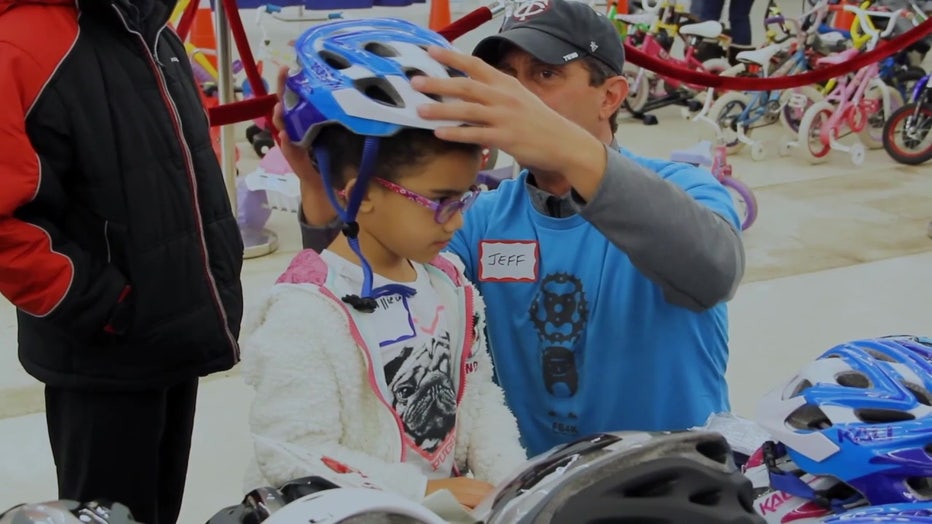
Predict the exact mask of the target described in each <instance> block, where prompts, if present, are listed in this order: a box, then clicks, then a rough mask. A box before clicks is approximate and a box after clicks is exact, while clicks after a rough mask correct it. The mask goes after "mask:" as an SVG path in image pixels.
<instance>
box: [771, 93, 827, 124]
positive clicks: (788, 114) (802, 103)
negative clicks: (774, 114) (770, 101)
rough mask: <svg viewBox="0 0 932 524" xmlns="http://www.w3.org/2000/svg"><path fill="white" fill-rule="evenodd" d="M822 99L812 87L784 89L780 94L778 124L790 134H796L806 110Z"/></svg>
mask: <svg viewBox="0 0 932 524" xmlns="http://www.w3.org/2000/svg"><path fill="white" fill-rule="evenodd" d="M823 98H825V97H823V96H822V93H821V92H820V91H819V90H818V89H816V88H814V87H812V86H802V87H796V88H790V89H784V90H783V92H781V93H780V124H782V125H783V128H784V129H786V130H787V131H789V132H790V133H796V132H797V131H799V123H800V121H801V120H802V119H803V115H804V114H806V110H807V109H809V108H810V107H812V105H813V104H815V103H816V102H821V101H822V99H823Z"/></svg>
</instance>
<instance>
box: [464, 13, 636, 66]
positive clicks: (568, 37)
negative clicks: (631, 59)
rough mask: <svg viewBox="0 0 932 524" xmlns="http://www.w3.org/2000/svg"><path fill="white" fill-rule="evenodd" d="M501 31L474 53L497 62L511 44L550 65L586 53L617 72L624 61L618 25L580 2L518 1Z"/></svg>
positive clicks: (479, 46)
mask: <svg viewBox="0 0 932 524" xmlns="http://www.w3.org/2000/svg"><path fill="white" fill-rule="evenodd" d="M505 16H506V18H505V22H504V24H503V25H502V29H501V32H500V33H499V34H497V35H494V36H490V37H488V38H485V39H484V40H482V41H481V42H479V44H478V45H477V46H476V49H475V50H474V51H473V53H472V54H473V55H474V56H478V57H479V58H481V59H482V60H484V61H485V62H487V63H489V64H493V65H494V64H497V63H498V61H499V60H500V59H501V58H502V53H503V51H504V50H506V49H507V47H508V46H507V45H502V44H511V45H513V46H516V47H518V48H519V49H522V50H524V51H526V52H528V53H530V54H531V56H533V57H534V58H536V59H538V60H540V61H541V62H544V63H546V64H551V65H562V64H566V63H568V62H572V61H573V60H578V59H581V58H584V57H587V56H591V57H593V58H596V59H597V60H599V61H601V62H602V63H603V64H605V66H606V67H608V68H609V70H611V71H612V72H613V73H615V74H616V75H621V74H622V73H621V70H622V67H623V66H624V63H625V48H624V46H622V44H621V40H620V38H619V36H618V32H617V31H616V30H615V26H614V25H612V24H611V23H610V22H609V21H608V19H606V18H605V16H604V15H602V14H601V13H598V12H596V11H595V10H593V9H592V8H591V7H589V6H588V5H586V4H583V3H581V2H567V1H563V0H556V1H536V2H525V3H522V4H519V5H518V7H517V8H513V9H509V10H508V11H506V13H505Z"/></svg>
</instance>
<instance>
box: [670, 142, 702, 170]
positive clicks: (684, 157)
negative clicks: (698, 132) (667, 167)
mask: <svg viewBox="0 0 932 524" xmlns="http://www.w3.org/2000/svg"><path fill="white" fill-rule="evenodd" d="M670 160H671V161H673V162H685V163H687V164H692V165H694V166H706V167H708V166H711V165H712V142H709V141H708V140H703V141H701V142H699V143H698V144H696V145H694V146H692V147H691V148H689V149H680V150H678V151H674V152H673V153H671V154H670Z"/></svg>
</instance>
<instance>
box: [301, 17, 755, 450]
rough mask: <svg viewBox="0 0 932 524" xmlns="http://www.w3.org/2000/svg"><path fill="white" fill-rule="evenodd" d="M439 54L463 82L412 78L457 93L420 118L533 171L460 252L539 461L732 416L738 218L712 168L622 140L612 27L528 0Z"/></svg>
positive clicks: (426, 87) (313, 238)
mask: <svg viewBox="0 0 932 524" xmlns="http://www.w3.org/2000/svg"><path fill="white" fill-rule="evenodd" d="M429 52H430V55H431V57H432V58H434V59H435V60H437V61H439V62H441V63H443V64H444V65H446V66H447V67H450V68H452V69H456V70H459V71H463V72H464V73H466V75H467V77H466V78H463V77H456V78H429V77H425V76H416V77H414V78H413V79H412V80H411V85H412V86H413V87H414V88H415V89H417V90H419V91H422V92H424V93H428V94H431V95H436V96H440V97H444V102H439V103H431V104H425V105H422V106H420V107H419V108H418V114H419V115H420V116H421V117H423V118H428V119H436V120H448V121H460V122H469V123H470V124H471V125H468V126H456V127H440V128H438V129H437V130H436V131H435V134H436V135H437V136H438V137H440V138H442V139H444V140H450V141H457V142H470V143H477V144H485V145H487V146H490V147H495V148H498V149H501V150H503V151H505V152H507V153H509V154H510V155H511V156H512V157H513V158H514V159H515V161H516V162H517V163H518V164H519V165H521V166H527V167H528V169H527V170H525V171H523V172H522V173H521V174H520V175H519V176H518V177H517V179H515V180H514V181H505V182H504V183H503V184H502V185H501V186H500V187H499V188H498V189H497V190H495V191H490V192H486V193H483V194H482V195H480V196H479V198H478V199H477V200H476V202H475V204H474V205H473V206H472V207H471V208H470V209H469V210H468V211H467V212H466V213H465V214H464V217H463V218H464V225H463V227H462V228H461V229H459V231H457V233H456V234H455V236H454V237H453V240H452V241H451V242H450V244H449V248H448V250H449V252H450V253H451V254H453V255H456V256H457V257H458V258H459V259H461V260H462V262H463V264H464V265H465V270H466V271H465V272H466V275H467V276H468V277H469V278H470V280H471V281H472V282H473V283H474V284H475V285H476V287H477V288H478V289H479V291H480V293H481V294H482V295H483V297H484V299H485V304H486V308H487V310H488V315H487V318H488V325H487V329H486V331H487V333H488V341H489V346H490V349H491V354H492V359H493V362H494V365H495V373H496V376H497V377H499V384H500V385H501V387H502V389H503V390H504V392H505V397H506V400H507V401H508V405H509V407H510V408H511V409H512V411H513V412H514V414H515V418H516V419H517V421H518V426H519V428H520V430H521V436H522V439H523V442H524V445H525V446H526V448H527V450H528V452H529V454H531V455H536V454H538V453H541V452H543V451H545V450H547V449H549V448H551V447H552V446H554V445H558V444H561V443H565V442H568V441H571V440H573V439H576V438H580V437H583V436H586V435H590V434H593V433H598V432H601V431H614V430H623V429H637V430H675V429H685V428H689V427H693V426H698V425H702V424H703V423H704V422H705V420H706V419H707V417H708V416H709V415H710V414H712V413H717V412H722V411H728V410H729V399H728V388H727V384H726V381H725V368H726V364H727V361H728V320H727V309H726V307H727V306H726V302H727V300H729V299H730V298H731V297H732V295H733V294H734V292H735V290H736V288H737V285H738V283H739V282H740V280H741V276H742V275H743V273H744V248H743V245H742V243H741V237H740V233H739V231H740V230H739V226H738V223H739V222H738V214H737V212H736V210H735V206H734V203H733V202H732V200H731V197H730V195H729V193H728V191H727V190H725V189H724V187H723V186H722V185H721V184H720V183H719V182H718V181H717V180H716V179H715V178H714V177H713V176H712V175H711V174H710V173H709V172H708V171H705V170H703V169H699V168H695V167H693V166H691V165H688V164H677V163H673V162H669V161H666V160H660V159H652V158H644V157H641V156H638V155H635V154H633V153H631V152H629V151H627V150H625V149H624V148H623V147H622V145H623V143H624V136H623V135H621V138H620V142H621V144H622V145H620V144H619V143H618V142H619V141H616V140H615V136H614V135H615V133H614V131H615V125H616V123H615V115H616V113H617V111H618V108H619V107H620V106H621V104H622V102H623V101H624V98H625V95H626V93H627V84H626V82H625V80H624V77H623V76H621V71H622V66H623V64H624V49H623V46H622V43H621V40H620V38H619V36H618V35H617V34H616V33H615V31H614V27H613V24H612V23H611V22H610V21H609V20H608V19H607V18H605V17H604V16H601V15H599V14H598V13H596V12H595V11H593V10H592V8H590V7H589V6H588V5H585V4H582V3H578V2H571V1H567V0H531V1H525V2H522V3H520V4H517V5H516V6H515V7H514V8H513V9H512V10H511V11H510V12H509V13H508V16H507V19H506V21H505V23H504V26H503V29H502V31H501V33H500V34H498V35H495V36H492V37H489V38H486V39H485V40H483V41H482V42H480V43H479V45H478V46H477V48H476V50H475V55H476V56H468V55H464V54H462V53H458V52H456V51H453V50H449V49H439V48H432V49H430V50H429ZM477 57H478V58H477ZM286 148H287V147H286V146H285V145H283V150H285V149H286ZM286 155H290V156H289V161H290V162H292V166H293V167H294V168H295V171H296V173H298V171H302V173H303V174H302V173H298V174H299V176H300V177H301V178H302V179H303V180H305V181H306V182H304V185H306V186H307V187H309V188H312V184H318V186H319V182H317V181H316V180H318V179H316V178H315V177H314V174H313V172H311V170H310V167H309V166H310V163H309V161H308V158H307V153H306V152H300V151H299V152H292V153H289V152H287V151H286ZM292 157H293V159H292ZM300 166H305V167H300ZM310 192H312V191H311V190H308V192H305V190H304V189H302V194H303V195H305V196H306V195H307V194H308V193H310ZM315 192H319V193H320V195H316V194H314V195H311V196H310V197H308V198H305V199H304V200H303V201H302V207H303V210H304V211H303V212H304V213H307V217H308V218H310V219H311V222H310V224H313V226H312V225H308V224H302V226H303V227H302V236H303V239H304V246H305V247H307V248H313V249H317V250H321V249H323V248H325V247H326V246H327V245H328V244H329V242H330V239H332V238H333V237H334V236H335V235H336V234H337V232H339V228H340V224H338V223H336V222H331V223H330V224H329V225H328V226H326V227H320V226H323V225H324V224H327V223H328V221H329V220H331V219H332V218H333V217H334V213H333V212H330V210H329V207H328V204H327V201H326V200H324V198H325V196H324V195H323V192H322V191H316V190H315ZM318 197H320V198H318ZM328 212H329V213H328ZM314 226H317V227H314Z"/></svg>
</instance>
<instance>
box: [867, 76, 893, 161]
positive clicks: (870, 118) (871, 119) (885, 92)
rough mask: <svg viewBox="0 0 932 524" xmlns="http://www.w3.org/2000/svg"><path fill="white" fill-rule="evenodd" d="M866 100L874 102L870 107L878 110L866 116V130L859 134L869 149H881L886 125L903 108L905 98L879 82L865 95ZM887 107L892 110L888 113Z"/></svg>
mask: <svg viewBox="0 0 932 524" xmlns="http://www.w3.org/2000/svg"><path fill="white" fill-rule="evenodd" d="M864 100H865V101H871V100H874V101H875V102H874V103H869V106H870V107H874V106H876V108H877V110H876V111H872V112H871V113H870V114H868V115H864V116H865V117H866V119H867V121H866V122H865V125H864V128H863V129H861V130H860V131H859V132H858V137H859V138H860V139H861V142H864V146H865V147H867V148H868V149H879V148H881V147H883V129H884V124H886V122H887V120H888V119H889V118H890V115H892V114H893V112H894V111H896V110H897V109H899V108H900V107H902V106H903V97H902V96H900V92H899V91H897V90H896V89H893V88H892V87H890V86H888V85H887V84H884V83H883V82H880V81H878V82H877V83H875V84H874V85H872V86H871V87H869V88H868V89H867V91H866V92H865V93H864ZM887 107H889V108H890V110H889V111H886V109H885V108H887Z"/></svg>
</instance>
